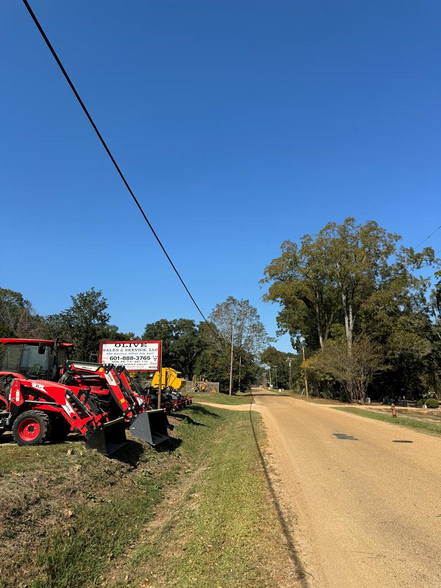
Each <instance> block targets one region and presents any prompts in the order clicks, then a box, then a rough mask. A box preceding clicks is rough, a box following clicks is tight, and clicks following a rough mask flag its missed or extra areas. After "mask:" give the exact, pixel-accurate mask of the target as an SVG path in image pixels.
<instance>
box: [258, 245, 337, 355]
mask: <svg viewBox="0 0 441 588" xmlns="http://www.w3.org/2000/svg"><path fill="white" fill-rule="evenodd" d="M320 241H321V240H320V238H318V239H316V240H314V238H313V237H311V236H309V235H305V236H304V237H302V239H301V243H302V244H301V247H300V248H299V247H298V245H297V244H296V243H293V242H292V241H285V242H284V243H282V246H281V250H282V255H281V256H280V257H278V258H276V259H273V260H272V262H271V263H270V264H269V266H268V267H267V268H266V269H265V277H264V278H263V280H261V282H262V283H269V284H271V285H270V288H269V290H268V292H267V294H266V295H265V296H264V297H263V299H264V300H265V301H266V302H277V303H279V304H280V305H281V307H282V311H281V312H280V313H279V316H278V318H277V322H278V325H279V328H280V331H281V333H284V332H289V334H290V336H291V342H292V345H293V347H296V346H297V343H298V340H299V338H301V337H303V338H305V339H306V341H307V344H308V346H310V347H313V348H316V347H317V346H320V347H323V345H324V343H325V341H326V340H327V338H328V336H329V332H330V329H331V327H332V324H333V322H334V321H335V320H336V319H337V314H338V311H339V301H338V296H337V292H336V291H335V288H334V287H333V284H332V283H331V281H330V278H329V268H328V264H327V262H326V259H325V253H324V250H323V247H322V245H321V242H320Z"/></svg>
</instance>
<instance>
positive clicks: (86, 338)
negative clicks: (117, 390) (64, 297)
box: [46, 288, 110, 361]
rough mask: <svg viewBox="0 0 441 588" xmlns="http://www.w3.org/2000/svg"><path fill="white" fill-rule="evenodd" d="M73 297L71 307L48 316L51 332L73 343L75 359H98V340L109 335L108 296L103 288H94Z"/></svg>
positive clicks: (50, 334) (54, 335) (50, 333)
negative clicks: (106, 296) (105, 295)
mask: <svg viewBox="0 0 441 588" xmlns="http://www.w3.org/2000/svg"><path fill="white" fill-rule="evenodd" d="M71 299H72V306H70V307H69V308H67V309H66V310H64V311H62V312H60V313H59V314H56V315H50V316H49V317H47V320H46V324H47V332H48V335H49V336H50V337H51V338H56V337H58V338H60V339H63V340H65V341H69V342H72V343H73V344H74V346H75V357H76V358H78V359H82V360H84V361H87V360H89V359H95V360H96V358H97V357H98V352H99V343H100V341H102V340H103V339H105V338H107V337H106V335H108V334H109V320H110V314H109V313H108V312H107V308H108V304H107V299H106V298H105V297H104V296H103V294H102V292H101V290H95V288H91V289H90V290H88V291H87V292H80V293H79V294H77V295H76V296H71Z"/></svg>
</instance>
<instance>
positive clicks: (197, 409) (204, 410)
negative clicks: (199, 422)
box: [173, 404, 222, 419]
mask: <svg viewBox="0 0 441 588" xmlns="http://www.w3.org/2000/svg"><path fill="white" fill-rule="evenodd" d="M219 408H222V406H221V405H219ZM185 410H191V411H192V412H194V413H195V414H208V415H210V416H212V417H214V418H215V419H218V418H220V417H219V415H218V414H216V413H215V412H212V411H211V410H208V409H207V408H205V407H204V406H201V405H200V404H198V405H197V406H196V405H194V404H191V405H190V406H187V407H186V409H185ZM173 416H174V417H176V416H177V414H176V413H174V414H173Z"/></svg>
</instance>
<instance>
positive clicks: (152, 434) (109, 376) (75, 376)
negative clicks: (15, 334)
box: [0, 339, 168, 455]
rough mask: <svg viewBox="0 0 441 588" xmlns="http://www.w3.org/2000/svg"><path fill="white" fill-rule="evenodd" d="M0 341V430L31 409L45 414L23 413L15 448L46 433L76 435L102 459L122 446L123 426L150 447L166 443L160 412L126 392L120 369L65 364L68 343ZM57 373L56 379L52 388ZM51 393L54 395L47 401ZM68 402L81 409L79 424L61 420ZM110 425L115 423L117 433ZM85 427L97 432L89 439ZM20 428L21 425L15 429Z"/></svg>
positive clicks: (164, 419) (126, 381)
mask: <svg viewBox="0 0 441 588" xmlns="http://www.w3.org/2000/svg"><path fill="white" fill-rule="evenodd" d="M0 343H2V344H3V353H2V357H1V361H0V370H1V371H0V378H1V382H0V407H1V408H2V413H1V415H0V428H1V430H2V431H4V430H7V429H8V428H11V427H13V423H14V422H15V419H16V417H18V416H19V415H20V414H21V413H22V412H26V411H27V410H28V408H29V406H31V405H35V406H37V407H38V408H37V409H36V410H39V411H40V413H44V414H45V416H43V415H42V414H38V415H37V416H38V417H39V418H38V419H37V418H36V416H35V415H34V418H31V416H32V415H31V416H29V415H28V421H26V422H27V425H29V427H28V429H26V430H27V431H28V433H25V434H26V435H27V437H26V441H27V442H26V443H23V442H22V441H23V439H21V440H20V435H19V433H18V432H15V429H13V435H14V439H15V440H16V441H17V442H19V443H20V444H28V445H32V444H37V443H42V442H44V441H45V440H48V439H50V438H51V434H50V431H57V438H58V439H61V437H62V436H63V434H64V436H66V435H67V434H68V433H69V432H70V431H76V432H79V433H81V434H83V435H84V436H85V437H86V441H87V444H88V445H89V446H94V447H96V448H97V449H99V450H100V451H101V452H103V453H105V454H107V455H108V454H110V453H111V452H113V451H114V450H115V447H116V446H121V443H122V442H123V441H124V442H125V432H124V435H122V433H121V427H123V428H124V427H129V428H130V431H131V432H132V434H133V435H135V436H137V437H139V438H141V439H143V440H145V441H147V442H148V443H150V444H151V445H154V446H155V445H158V444H159V443H162V442H164V441H166V440H167V439H168V434H167V427H168V421H167V417H166V415H165V413H164V411H162V410H159V411H157V410H148V409H149V408H150V407H149V405H148V402H147V401H146V400H144V399H143V398H141V397H140V396H139V395H138V394H137V393H136V392H135V391H134V390H132V389H131V387H130V383H129V379H128V377H127V376H128V375H127V373H126V372H125V368H124V367H115V366H105V365H102V364H96V363H89V362H74V361H66V360H67V359H68V356H69V351H71V350H72V347H73V346H72V344H70V343H61V342H59V341H49V340H35V339H0ZM60 375H61V381H60V384H57V383H56V380H58V378H60ZM34 378H35V379H34ZM15 381H18V382H19V384H15ZM33 382H34V384H33ZM13 386H15V387H17V386H19V388H20V390H21V389H22V388H23V395H22V396H20V395H19V397H20V402H19V403H18V404H17V403H16V402H15V401H14V400H11V397H10V393H11V390H12V388H13ZM13 389H14V390H15V388H13ZM35 390H41V392H42V394H41V395H40V396H41V397H40V396H38V395H37V396H35V394H36V392H35ZM51 394H53V395H54V398H52V399H50V395H51ZM75 398H76V400H75ZM63 399H64V400H63ZM21 400H23V401H21ZM72 403H73V404H74V405H75V406H77V407H78V410H80V409H81V410H80V412H81V414H82V415H83V416H84V415H87V417H88V419H86V421H85V422H84V423H82V422H81V419H80V420H78V418H77V417H74V418H73V421H72V419H69V418H66V416H65V411H63V410H62V409H60V408H59V407H62V406H63V405H65V406H67V407H68V408H69V410H70V407H71V405H72ZM82 405H83V406H82ZM49 406H52V407H56V408H48V407H49ZM84 418H86V417H85V416H84ZM29 419H31V420H29ZM45 423H46V424H45ZM121 423H122V424H121ZM111 424H112V425H117V424H118V430H116V429H115V428H114V427H112V426H111ZM74 425H75V426H74ZM86 425H87V426H86ZM17 426H18V425H17ZM84 427H86V428H84ZM87 427H89V428H90V427H91V428H92V429H95V428H97V429H99V430H100V431H101V433H102V434H101V435H98V434H94V435H91V434H90V433H91V432H94V433H95V431H94V430H93V431H89V429H88V428H87ZM23 430H24V429H23V426H22V427H21V428H20V431H23ZM86 433H87V434H86ZM123 437H124V440H123ZM52 438H53V434H52Z"/></svg>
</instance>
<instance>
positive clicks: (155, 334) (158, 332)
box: [143, 319, 205, 378]
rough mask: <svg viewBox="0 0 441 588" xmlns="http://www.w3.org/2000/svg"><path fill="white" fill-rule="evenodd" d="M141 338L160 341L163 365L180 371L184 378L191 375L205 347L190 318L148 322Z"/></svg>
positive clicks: (198, 331)
mask: <svg viewBox="0 0 441 588" xmlns="http://www.w3.org/2000/svg"><path fill="white" fill-rule="evenodd" d="M143 339H145V340H147V341H162V343H163V351H162V363H163V365H164V366H169V367H172V368H174V369H176V370H178V371H180V372H182V374H183V375H184V377H186V378H191V377H192V376H193V374H194V369H195V363H196V360H197V358H198V356H199V355H200V354H201V353H202V351H203V349H204V348H205V343H204V341H203V338H202V336H201V333H200V330H199V328H198V327H197V326H196V324H195V322H194V321H193V320H190V319H174V320H171V321H169V320H166V319H161V320H159V321H156V322H155V323H148V324H147V325H146V327H145V330H144V335H143Z"/></svg>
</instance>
